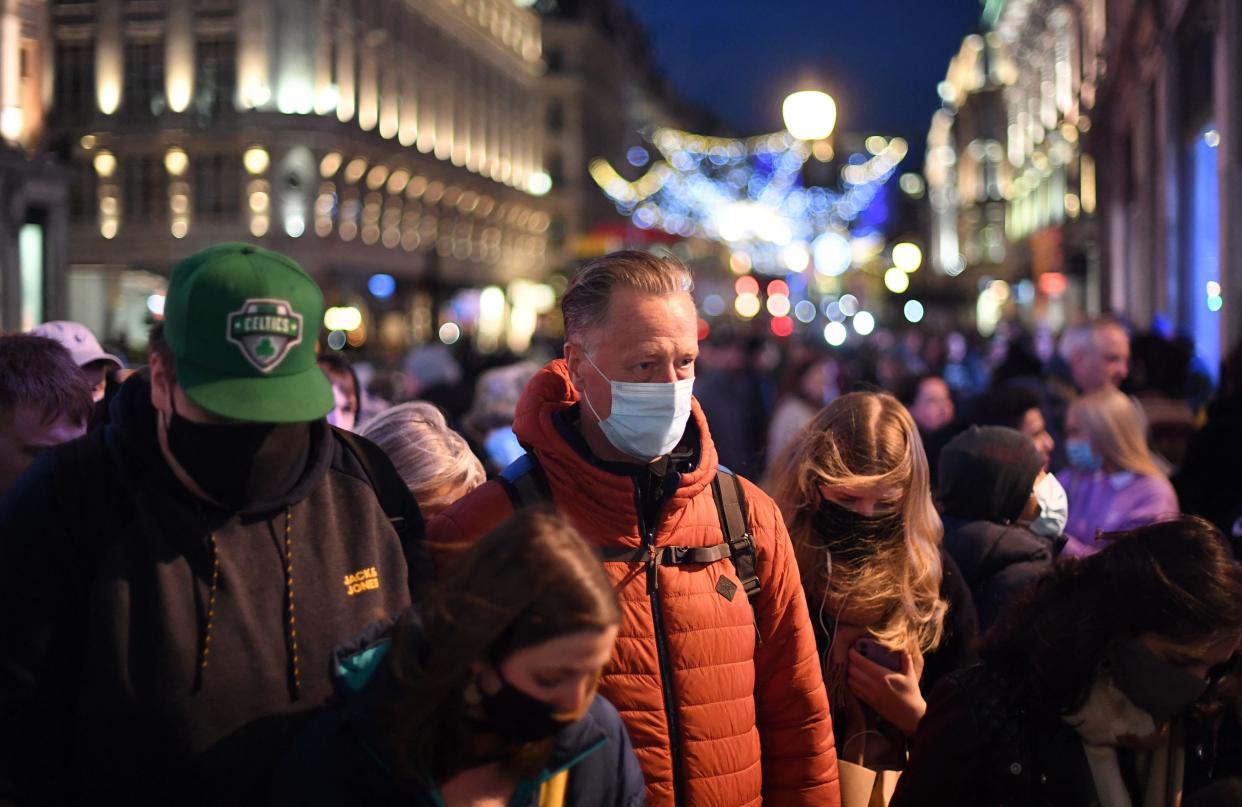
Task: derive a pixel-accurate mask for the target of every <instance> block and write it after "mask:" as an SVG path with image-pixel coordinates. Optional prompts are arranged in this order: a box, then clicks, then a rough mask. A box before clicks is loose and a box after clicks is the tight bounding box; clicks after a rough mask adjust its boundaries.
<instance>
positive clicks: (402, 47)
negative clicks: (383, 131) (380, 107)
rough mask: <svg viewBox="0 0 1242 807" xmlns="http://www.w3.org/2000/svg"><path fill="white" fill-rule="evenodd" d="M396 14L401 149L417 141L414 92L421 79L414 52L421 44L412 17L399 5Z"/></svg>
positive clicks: (398, 134)
mask: <svg viewBox="0 0 1242 807" xmlns="http://www.w3.org/2000/svg"><path fill="white" fill-rule="evenodd" d="M397 14H398V22H399V23H400V25H399V28H398V30H400V32H401V33H400V35H399V37H398V42H397V57H398V58H399V59H400V62H401V65H400V67H399V68H398V72H399V73H400V85H401V114H400V125H399V126H398V130H397V139H398V140H399V141H400V142H401V145H403V146H406V147H409V146H413V145H414V143H415V142H417V140H418V113H419V98H418V88H419V84H420V83H421V82H422V76H420V75H419V73H418V60H417V57H416V49H417V48H418V47H420V46H421V44H422V43H421V42H419V41H418V40H417V39H416V37H415V32H416V31H417V30H418V29H417V28H416V27H415V25H414V13H413V12H412V11H410V9H408V8H406V7H405V6H404V5H399V6H398V7H397Z"/></svg>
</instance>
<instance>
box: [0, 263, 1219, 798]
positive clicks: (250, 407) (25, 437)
mask: <svg viewBox="0 0 1242 807" xmlns="http://www.w3.org/2000/svg"><path fill="white" fill-rule="evenodd" d="M693 289H694V285H693V278H692V276H691V273H690V272H689V271H688V270H687V269H686V268H685V267H684V266H682V265H681V264H679V263H678V262H677V261H676V260H675V259H672V258H670V257H667V256H657V255H653V254H650V253H645V252H620V253H614V254H612V255H608V256H605V257H603V258H601V259H598V260H596V261H594V262H592V263H590V264H588V265H586V266H585V267H583V268H581V269H580V270H579V271H578V272H577V274H576V275H575V276H574V278H573V280H572V281H571V282H570V284H569V287H568V289H567V290H566V292H565V293H564V295H563V298H562V301H561V307H562V314H563V321H564V342H563V347H562V349H561V350H559V351H557V352H558V354H559V355H558V356H557V357H556V358H551V359H550V360H548V361H547V362H544V363H539V362H532V361H524V362H515V363H510V364H505V365H501V366H494V367H491V368H476V369H479V370H480V372H478V373H472V374H471V375H472V376H477V377H472V378H466V377H464V376H463V373H462V371H461V367H460V365H456V366H455V365H454V363H453V358H452V356H451V355H449V354H446V353H445V352H444V351H443V350H441V348H442V347H443V346H441V348H435V349H431V348H429V349H427V350H424V351H420V352H418V353H416V354H415V355H414V356H412V357H411V359H410V361H409V362H408V363H407V366H406V370H407V371H409V376H408V377H407V380H406V381H404V382H400V383H393V379H394V376H392V375H388V376H385V375H384V374H379V373H374V372H370V371H369V369H370V368H368V367H366V366H364V365H361V364H356V363H353V362H351V361H349V360H348V359H347V358H346V357H345V356H344V355H343V354H341V353H337V352H332V351H329V350H327V349H326V348H323V349H321V348H320V345H319V344H318V338H317V337H318V334H317V324H318V323H319V322H320V321H321V319H322V315H323V296H322V293H321V292H320V290H319V288H318V286H317V285H316V283H315V282H314V280H313V279H311V278H310V277H309V276H308V275H307V274H306V273H305V272H303V271H302V269H301V268H300V267H298V266H297V265H296V264H295V263H293V262H292V261H290V260H289V259H288V258H285V257H284V256H281V255H279V254H276V253H273V252H270V251H268V250H265V249H262V248H259V247H255V246H251V245H246V244H222V245H219V246H216V247H213V248H210V249H208V250H205V251H203V252H200V253H197V254H195V255H192V256H190V257H188V258H186V259H185V260H184V261H183V262H182V263H180V264H179V265H178V266H177V267H176V269H175V270H174V272H173V274H172V277H171V279H170V283H169V288H168V292H167V298H166V304H165V310H164V317H163V319H162V321H161V322H159V323H157V324H156V325H155V326H154V327H153V329H152V333H151V350H150V356H149V359H148V361H147V363H146V365H145V366H143V367H140V368H136V369H130V368H127V367H125V363H124V362H123V361H122V360H121V358H120V357H118V356H116V355H112V354H109V353H108V352H107V351H105V350H104V349H103V348H102V347H101V346H100V344H99V342H98V341H97V340H96V338H95V336H94V335H93V334H91V333H90V331H89V330H87V329H86V328H85V327H84V326H82V325H80V324H77V323H72V322H52V323H46V324H44V325H41V326H40V327H39V328H37V329H36V330H35V331H33V332H31V333H29V334H12V335H0V496H3V499H2V500H0V710H2V712H0V801H2V802H5V803H16V804H79V803H87V802H97V803H112V802H114V801H118V802H119V801H122V800H124V801H125V802H127V803H131V804H210V805H216V804H281V805H284V804H299V805H300V804H340V803H342V802H346V803H356V804H397V803H406V804H415V805H428V806H430V805H437V806H439V807H456V805H480V806H481V805H522V806H523V807H525V806H526V805H531V807H535V806H536V805H538V806H539V807H543V806H544V805H570V806H575V805H576V806H577V807H585V806H587V805H591V806H594V805H616V806H617V807H622V806H624V807H629V806H630V805H639V804H646V803H650V804H653V805H677V806H678V807H681V806H682V805H685V806H687V807H690V806H695V805H750V804H755V803H762V802H768V803H771V804H805V805H845V807H874V806H876V805H889V804H891V805H896V806H897V807H906V806H907V805H949V804H952V805H980V807H983V806H984V805H1002V804H1004V805H1013V804H1017V805H1080V804H1081V805H1088V804H1098V805H1103V806H1104V807H1123V806H1124V807H1128V806H1129V805H1140V804H1141V805H1147V806H1150V807H1154V806H1155V805H1188V806H1193V805H1211V804H1237V803H1242V677H1240V676H1239V665H1240V664H1242V662H1240V661H1239V651H1240V650H1242V566H1240V565H1239V562H1238V559H1237V556H1236V551H1237V548H1238V543H1239V539H1240V538H1242V469H1240V468H1239V467H1238V465H1237V463H1236V462H1235V461H1234V457H1236V456H1237V453H1238V449H1239V448H1242V445H1240V444H1242V408H1240V407H1239V403H1242V402H1240V401H1239V397H1240V396H1242V348H1240V349H1238V350H1235V352H1234V353H1233V354H1231V355H1230V357H1229V358H1228V359H1227V360H1226V361H1225V362H1224V364H1223V366H1222V368H1221V376H1220V383H1219V386H1218V387H1217V389H1216V392H1215V394H1214V395H1210V396H1209V395H1208V394H1205V393H1204V391H1203V385H1202V384H1201V383H1200V382H1199V381H1198V375H1197V374H1196V373H1195V371H1194V367H1193V363H1192V361H1191V354H1190V353H1189V352H1187V351H1184V350H1182V349H1180V348H1178V347H1177V345H1176V343H1175V341H1174V340H1169V339H1164V338H1152V337H1150V336H1144V335H1136V336H1134V337H1133V338H1132V336H1131V334H1130V333H1129V331H1128V330H1127V329H1126V327H1125V324H1124V323H1123V322H1122V321H1121V320H1118V319H1114V318H1108V317H1106V318H1099V319H1095V320H1091V321H1088V322H1084V323H1082V324H1080V325H1075V326H1073V327H1071V328H1069V329H1068V330H1067V331H1066V332H1065V333H1064V334H1063V335H1061V338H1060V343H1059V346H1058V348H1057V350H1055V351H1052V352H1050V351H1048V350H1045V349H1043V348H1040V347H1037V345H1039V344H1041V342H1047V341H1049V340H1047V339H1042V338H1041V339H1036V338H1032V337H1025V336H1023V335H1022V334H1020V333H1017V332H1014V333H1011V334H1009V335H1008V337H1007V338H1005V339H1004V340H1003V343H1002V344H1001V345H1000V346H999V347H998V349H995V350H993V351H991V354H990V356H989V355H985V353H984V351H981V350H978V349H977V348H976V347H975V346H972V345H971V344H969V342H968V340H966V339H965V338H964V337H962V336H961V335H960V334H950V335H949V338H947V339H945V340H935V339H926V340H924V339H922V338H921V337H919V336H918V334H909V335H907V336H906V338H904V339H903V340H902V341H901V342H900V343H898V342H897V341H896V340H895V339H890V340H889V341H888V342H885V341H884V340H882V339H880V340H876V344H877V347H876V348H875V349H871V350H870V351H869V352H868V351H867V350H864V352H862V353H859V354H840V353H831V354H830V353H827V352H819V351H818V350H816V349H815V348H813V347H812V346H810V345H807V344H804V343H799V342H791V343H790V344H789V345H788V346H787V347H786V349H784V350H782V351H776V352H773V351H772V350H771V349H770V346H769V345H764V344H762V343H759V342H750V341H744V340H740V339H738V338H736V336H734V335H731V334H727V333H717V334H714V335H713V336H712V337H709V339H707V340H706V341H703V342H701V341H700V338H699V336H700V330H699V327H700V323H699V318H698V314H697V310H696V306H695V301H694V297H693ZM1132 353H1133V355H1131V354H1132ZM1179 357H1180V365H1179ZM1179 368H1180V369H1179ZM774 379H780V381H779V383H773V380H774ZM471 382H474V383H473V384H472V383H471ZM471 386H473V392H474V394H473V395H470V394H468V393H469V391H470V390H469V388H470V387H471ZM462 390H466V392H467V394H464V395H463V394H461V392H462Z"/></svg>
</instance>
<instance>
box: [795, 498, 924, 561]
mask: <svg viewBox="0 0 1242 807" xmlns="http://www.w3.org/2000/svg"><path fill="white" fill-rule="evenodd" d="M812 527H813V528H814V530H813V533H814V535H813V537H814V539H815V540H816V541H817V542H818V543H819V545H820V546H822V547H824V548H826V549H828V550H831V551H832V552H833V554H834V556H836V555H838V554H840V555H849V554H851V553H863V554H869V553H870V551H871V549H872V548H874V547H876V546H879V545H883V544H887V543H890V542H891V541H893V540H894V539H896V538H900V537H901V535H902V518H901V514H900V513H892V514H885V515H879V516H864V515H862V514H861V513H856V512H854V511H853V510H851V509H849V508H848V507H843V506H842V505H839V504H837V503H836V502H830V501H828V500H827V499H824V500H822V501H821V502H820V504H819V508H818V509H817V510H816V511H815V516H814V520H813V521H812Z"/></svg>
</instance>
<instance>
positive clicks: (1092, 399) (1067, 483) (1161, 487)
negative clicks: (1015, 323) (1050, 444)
mask: <svg viewBox="0 0 1242 807" xmlns="http://www.w3.org/2000/svg"><path fill="white" fill-rule="evenodd" d="M1065 427H1066V441H1065V453H1066V455H1067V456H1068V458H1069V467H1068V468H1066V469H1064V470H1062V471H1061V472H1060V473H1058V474H1057V479H1059V480H1060V482H1061V486H1062V487H1064V488H1065V492H1066V495H1067V496H1068V497H1069V519H1068V521H1067V522H1066V526H1065V533H1066V535H1068V536H1070V540H1069V542H1068V544H1067V545H1066V547H1065V549H1064V550H1063V553H1068V554H1071V555H1087V554H1091V553H1093V552H1098V551H1099V550H1100V549H1102V548H1103V545H1102V544H1100V543H1099V542H1098V541H1097V539H1096V536H1097V535H1099V534H1100V533H1108V532H1117V531H1120V530H1131V529H1134V528H1135V527H1142V526H1145V525H1147V524H1151V523H1152V522H1155V521H1159V520H1161V519H1164V518H1170V517H1173V516H1176V515H1177V514H1178V512H1179V509H1178V504H1177V494H1176V493H1175V492H1174V490H1173V485H1172V484H1170V483H1169V480H1168V477H1166V476H1165V475H1164V473H1163V472H1162V471H1161V470H1160V468H1159V466H1158V465H1157V464H1156V461H1155V459H1154V458H1153V457H1152V453H1151V450H1150V449H1149V448H1148V447H1147V439H1146V436H1145V435H1144V431H1143V421H1142V419H1141V417H1140V415H1139V413H1138V410H1137V409H1136V408H1135V403H1134V401H1132V400H1131V399H1130V398H1128V397H1126V396H1125V395H1124V394H1123V393H1121V392H1119V391H1118V390H1116V389H1113V388H1111V387H1108V388H1105V389H1101V390H1096V391H1095V392H1092V393H1089V394H1087V395H1084V396H1082V397H1081V398H1079V399H1078V400H1076V401H1074V402H1073V403H1072V404H1070V407H1069V412H1068V413H1067V414H1066V418H1065Z"/></svg>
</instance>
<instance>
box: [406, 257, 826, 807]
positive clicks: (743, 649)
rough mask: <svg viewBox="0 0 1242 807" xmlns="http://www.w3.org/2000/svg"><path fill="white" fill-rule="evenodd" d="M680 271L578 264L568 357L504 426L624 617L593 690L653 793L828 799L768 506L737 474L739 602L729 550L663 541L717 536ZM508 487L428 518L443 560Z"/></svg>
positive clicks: (691, 320)
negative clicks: (600, 562)
mask: <svg viewBox="0 0 1242 807" xmlns="http://www.w3.org/2000/svg"><path fill="white" fill-rule="evenodd" d="M691 284H692V281H691V278H690V274H689V272H688V271H687V270H686V269H685V268H684V267H683V266H681V265H680V264H678V263H676V262H675V261H673V260H671V259H664V258H657V257H655V256H652V255H649V254H646V253H638V252H622V253H615V254H613V255H610V256H606V257H604V258H602V259H600V260H598V261H596V262H594V263H592V264H590V265H588V266H587V267H585V268H584V269H582V270H581V271H580V272H579V273H578V275H577V276H576V277H575V278H574V281H573V282H572V283H571V285H570V288H569V289H568V290H567V292H566V294H565V296H564V298H563V301H562V310H563V313H564V318H565V356H566V358H565V360H558V361H554V362H552V363H551V364H549V365H548V366H546V367H545V368H544V369H542V370H541V371H540V372H539V373H538V374H537V375H536V376H535V377H534V378H533V379H532V380H531V382H530V384H529V385H528V386H527V388H526V391H525V393H524V394H523V396H522V399H521V401H520V403H519V405H518V409H517V417H516V420H515V423H514V431H515V433H516V434H517V437H518V439H519V440H520V441H521V442H522V444H523V445H524V446H526V448H527V450H528V452H531V453H532V454H533V457H534V459H535V460H536V461H537V463H538V469H539V470H538V473H539V475H540V476H541V477H542V481H543V482H546V490H547V493H548V494H549V495H550V499H551V500H552V502H553V503H554V504H555V506H556V507H557V509H558V510H559V511H560V512H561V513H563V514H565V515H566V516H568V518H569V519H570V521H572V522H573V524H574V525H575V526H576V527H577V528H578V529H579V531H581V532H582V534H583V535H584V537H586V539H587V541H588V542H590V543H593V544H595V545H596V546H597V547H598V548H599V549H600V550H601V551H602V553H603V554H604V555H605V561H606V562H605V568H606V570H607V573H608V576H609V578H610V579H611V581H612V583H613V586H614V588H615V589H616V590H617V592H618V597H619V599H620V601H621V610H622V619H621V631H620V635H619V638H618V640H617V647H616V650H615V652H614V654H613V658H612V661H611V663H610V664H609V665H608V667H607V668H606V669H605V671H604V676H603V680H602V682H601V685H600V692H601V694H603V695H604V696H605V697H607V698H608V699H609V700H610V701H611V702H612V703H613V704H615V705H616V707H617V709H618V711H619V712H620V713H621V717H622V719H623V720H624V721H625V723H626V726H627V728H628V730H629V735H630V739H631V740H632V741H633V743H634V747H635V751H636V753H637V756H638V760H639V763H640V764H641V766H642V769H643V773H644V774H645V776H646V781H647V795H648V799H649V801H650V803H652V804H654V805H678V807H680V806H681V805H713V807H730V805H757V804H759V803H761V802H762V803H764V804H768V805H787V804H789V805H798V804H807V805H810V804H814V805H829V806H831V805H838V804H839V803H840V795H839V790H838V784H837V765H836V754H835V749H834V744H833V735H832V723H831V719H830V717H829V714H828V702H827V697H826V695H825V692H824V686H823V679H822V677H821V675H820V668H819V659H818V657H817V655H816V650H815V637H814V633H813V632H812V629H811V624H810V621H809V618H808V615H807V608H806V602H805V599H804V597H803V593H802V586H801V583H800V577H799V574H798V569H797V565H796V561H795V559H794V555H793V548H792V546H791V544H790V541H789V536H788V533H787V532H786V530H785V527H784V524H783V521H782V519H781V515H780V513H779V512H778V510H777V508H776V506H775V504H774V503H773V502H772V500H771V499H770V498H769V497H768V496H767V495H766V494H764V493H763V492H761V491H760V490H759V489H758V488H757V487H756V486H754V485H752V484H751V483H750V482H747V481H745V480H740V483H741V489H742V492H743V494H744V496H745V499H746V503H747V510H748V514H749V515H748V527H749V531H750V534H751V535H752V536H753V540H754V544H755V552H754V554H755V566H756V571H757V576H758V582H759V586H760V590H759V593H758V594H757V596H756V597H755V599H754V601H753V603H752V602H751V601H749V600H748V598H747V594H746V592H745V591H744V590H743V586H742V581H741V580H740V579H739V574H738V571H737V568H736V567H735V566H734V564H733V562H732V558H731V557H730V555H729V554H728V553H727V552H726V553H723V554H722V555H721V556H720V557H719V559H717V560H714V561H709V562H699V563H676V562H674V561H676V560H677V558H678V557H679V556H682V555H684V553H682V552H673V551H670V548H674V547H699V548H708V547H719V546H721V545H722V542H723V541H724V540H725V534H724V530H723V529H722V527H721V519H722V513H721V512H719V511H718V507H717V503H716V501H715V497H714V495H713V489H712V488H713V485H712V481H713V478H714V477H715V476H716V474H717V459H716V450H715V447H714V446H713V444H712V439H711V434H710V431H709V429H708V424H707V421H706V419H705V418H704V416H703V414H702V410H701V409H700V408H699V406H698V404H697V403H696V402H695V401H694V400H693V399H692V396H691V387H692V384H693V377H694V362H695V358H696V356H697V354H698V339H697V316H696V313H695V307H694V301H693V299H692V297H691V296H690V293H689V292H690V288H691ZM725 481H727V480H725ZM722 484H723V483H722ZM511 490H512V488H511V487H506V485H505V484H504V483H503V482H502V481H495V480H494V481H491V482H488V483H487V484H485V485H483V486H481V487H480V488H478V489H476V490H475V491H474V492H472V493H471V494H470V495H468V496H466V497H465V498H464V499H462V500H460V501H458V502H457V503H456V504H454V505H453V506H452V507H450V508H449V509H448V510H446V511H444V512H443V513H441V514H440V515H439V516H438V517H437V518H436V519H435V520H434V521H433V522H432V523H431V524H430V525H429V527H428V529H429V532H428V538H429V542H430V544H431V545H432V547H433V549H434V551H437V552H438V554H439V559H440V562H441V563H442V564H445V563H451V561H452V556H453V554H454V553H455V552H456V551H458V550H459V549H460V548H461V547H462V546H464V545H467V544H469V543H470V542H471V541H473V540H474V539H476V538H477V537H478V536H480V535H482V534H483V533H484V532H486V531H487V530H488V529H489V528H490V527H491V526H493V525H494V524H495V523H496V522H498V521H500V520H501V519H503V518H504V517H505V516H506V515H507V514H509V513H510V512H511V511H512V510H513V508H514V502H515V500H517V497H514V498H513V499H511V497H510V493H511ZM518 501H519V503H521V504H525V502H524V501H520V500H518ZM625 549H629V550H632V552H631V553H630V554H629V557H628V558H622V559H613V558H614V556H615V555H618V554H620V551H622V550H625Z"/></svg>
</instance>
